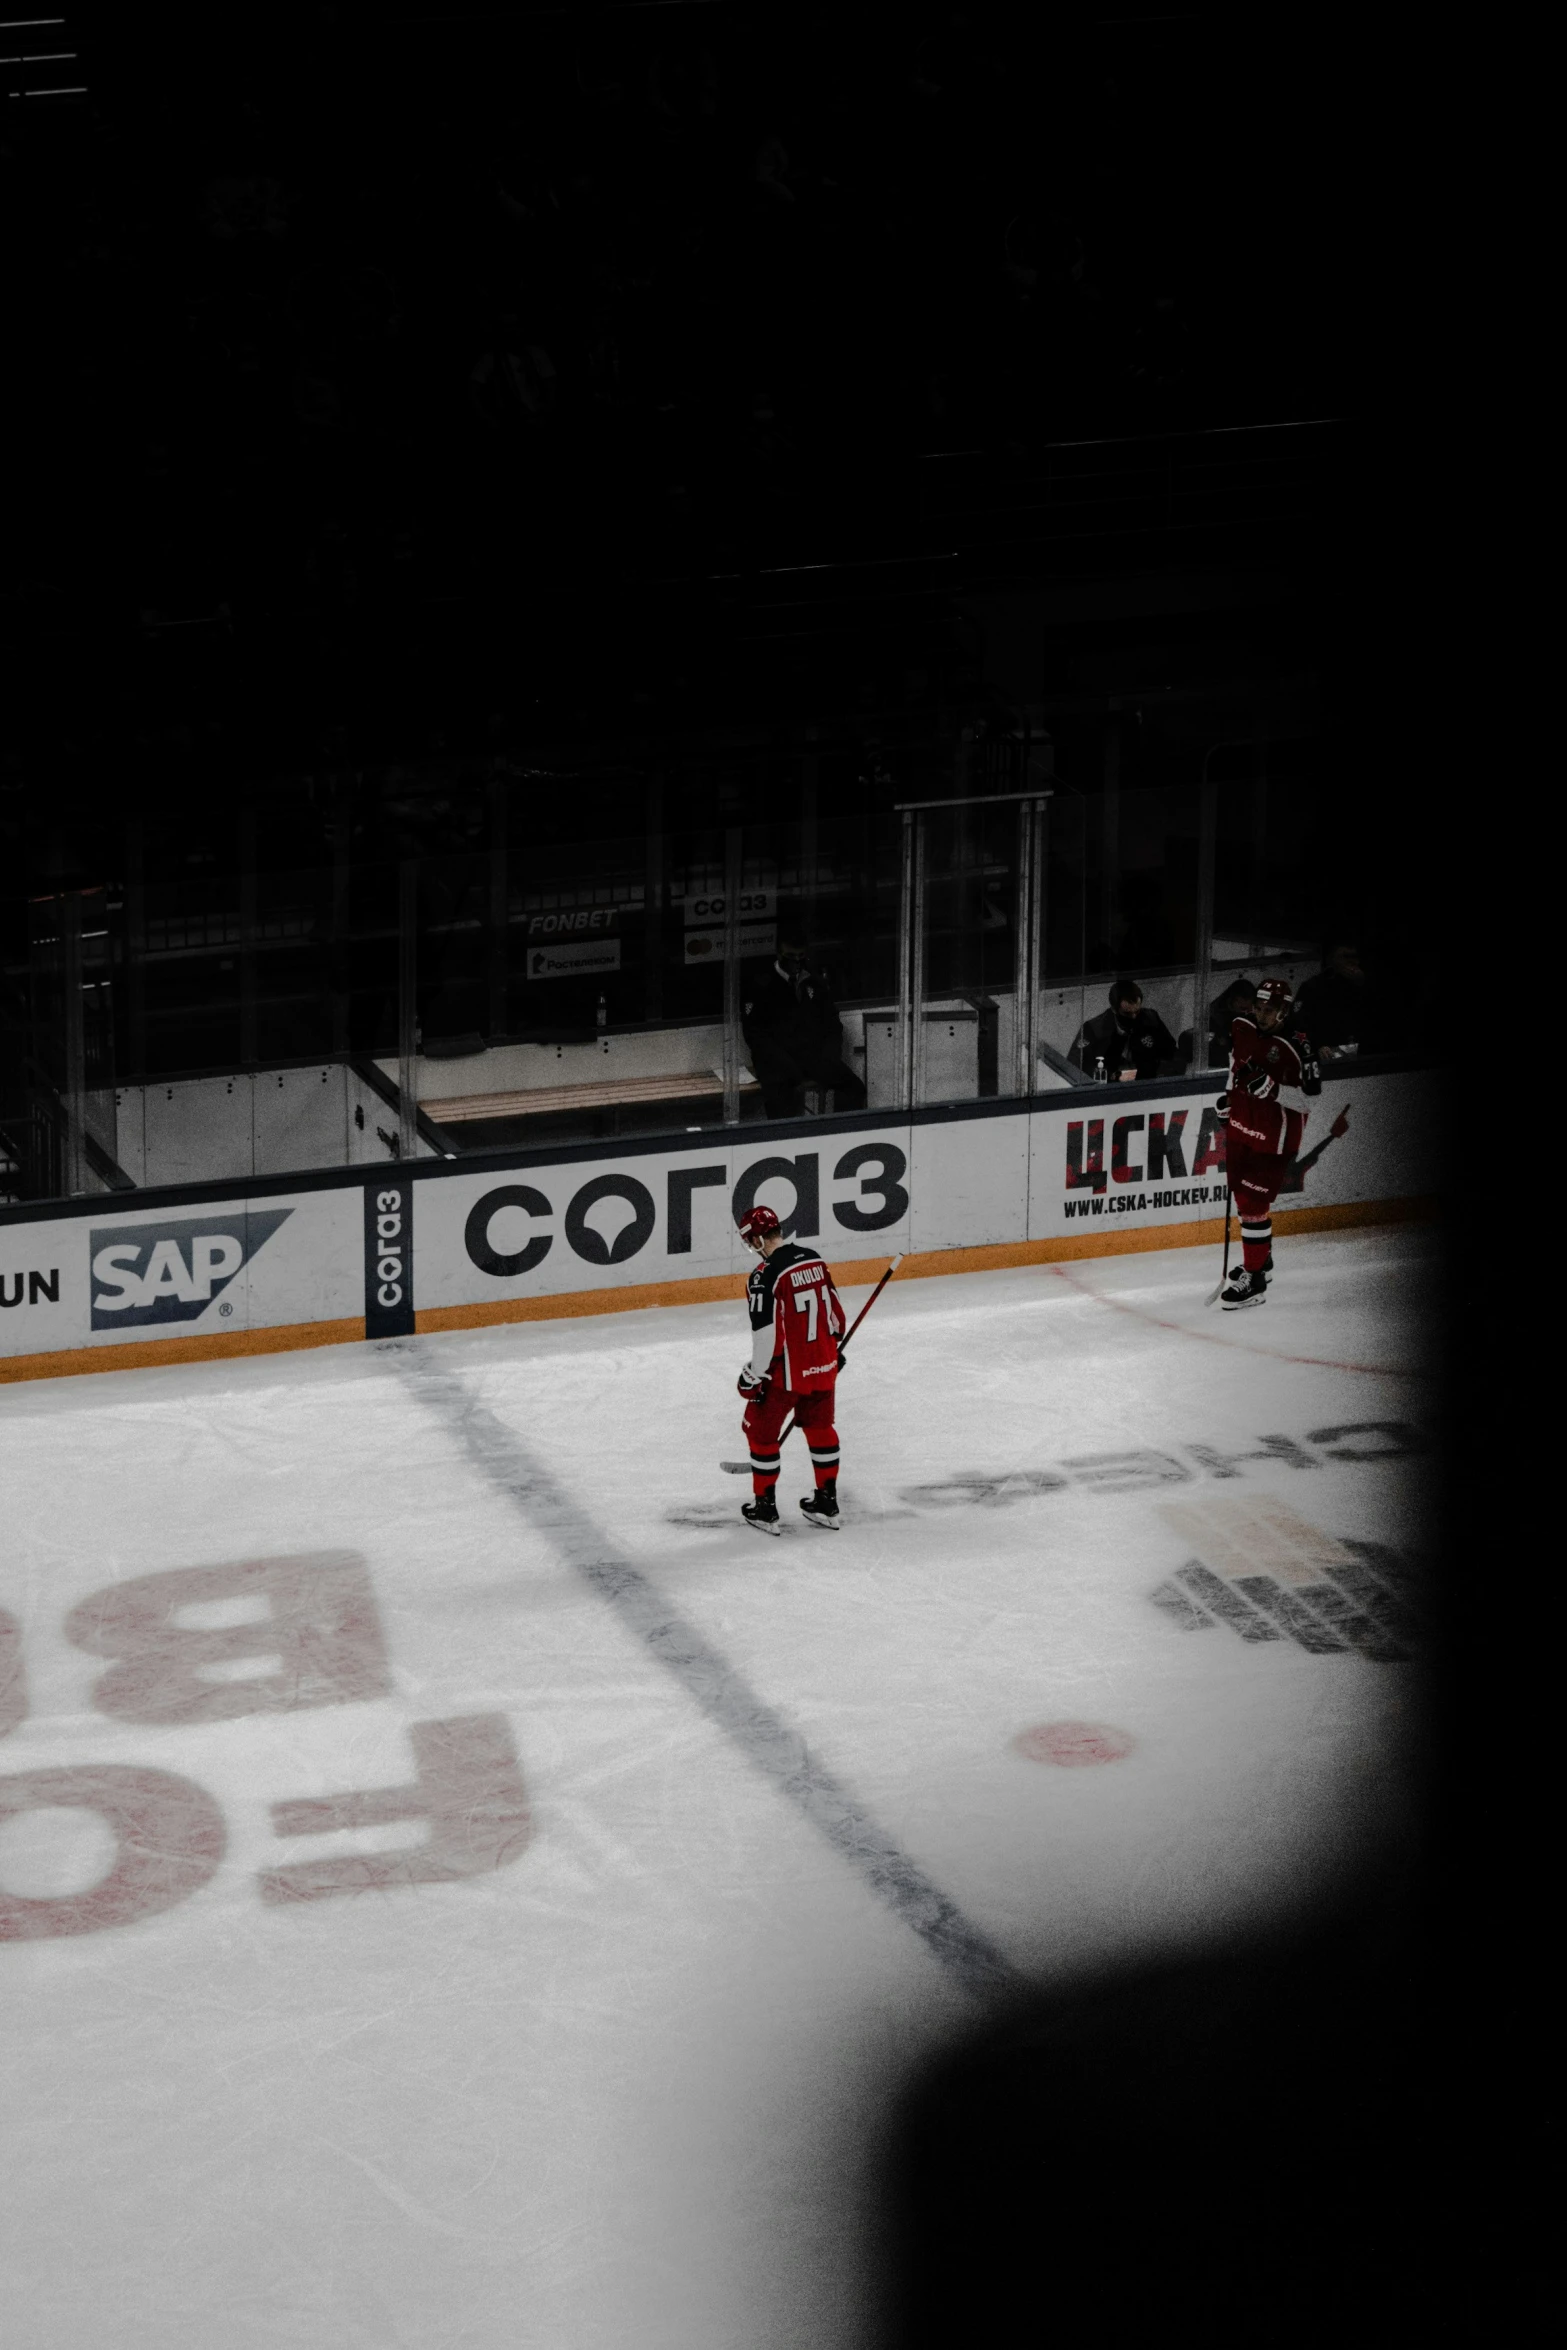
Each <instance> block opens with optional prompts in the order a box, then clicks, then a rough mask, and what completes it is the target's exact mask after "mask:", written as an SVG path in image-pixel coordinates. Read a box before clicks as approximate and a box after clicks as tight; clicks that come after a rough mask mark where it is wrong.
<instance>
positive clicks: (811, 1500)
mask: <svg viewBox="0 0 1567 2350" xmlns="http://www.w3.org/2000/svg"><path fill="white" fill-rule="evenodd" d="M800 1515H801V1517H802V1518H803V1519H804V1520H805V1522H806V1524H807V1525H808V1526H819V1527H820V1528H821V1531H822V1532H823V1533H824V1534H837V1533H840V1532H841V1531H842V1528H843V1520H842V1518H840V1517H839V1515H838V1490H837V1487H836V1486H833V1485H819V1486H818V1487H817V1489H816V1491H815V1492H814V1493H810V1494H804V1493H802V1494H801V1496H800Z"/></svg>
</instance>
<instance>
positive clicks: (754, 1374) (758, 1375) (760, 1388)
mask: <svg viewBox="0 0 1567 2350" xmlns="http://www.w3.org/2000/svg"><path fill="white" fill-rule="evenodd" d="M735 1392H736V1394H737V1395H743V1396H744V1397H745V1400H746V1402H747V1403H760V1402H761V1400H762V1398H763V1396H764V1395H765V1394H766V1393H767V1373H766V1372H765V1371H753V1370H752V1368H751V1366H750V1364H749V1363H747V1364H746V1366H745V1369H744V1370H743V1371H742V1372H741V1374H740V1376H739V1379H738V1380H737V1381H736V1383H735Z"/></svg>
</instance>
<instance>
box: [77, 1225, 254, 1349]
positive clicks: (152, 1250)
mask: <svg viewBox="0 0 1567 2350" xmlns="http://www.w3.org/2000/svg"><path fill="white" fill-rule="evenodd" d="M292 1214H293V1210H292V1209H291V1208H249V1209H246V1208H241V1209H240V1210H239V1211H238V1212H237V1213H236V1214H232V1215H225V1214H224V1212H223V1211H222V1209H221V1208H213V1209H209V1210H208V1212H207V1213H206V1214H205V1215H203V1216H191V1217H182V1218H181V1219H179V1221H177V1222H174V1223H168V1224H131V1225H120V1226H118V1227H115V1228H113V1229H99V1230H96V1231H94V1232H93V1234H92V1237H91V1242H90V1257H89V1261H90V1263H91V1267H92V1327H93V1328H94V1330H137V1329H144V1328H145V1327H146V1326H147V1324H149V1323H152V1322H194V1321H195V1320H196V1319H197V1317H198V1316H199V1315H201V1314H204V1313H205V1312H206V1310H207V1308H208V1306H210V1305H211V1304H212V1303H213V1301H214V1300H215V1299H218V1298H221V1297H222V1295H223V1292H224V1290H225V1289H227V1287H228V1285H229V1283H230V1282H231V1281H232V1280H233V1278H234V1276H235V1274H236V1273H238V1272H240V1271H242V1270H243V1268H244V1267H245V1266H246V1265H248V1264H249V1263H250V1261H251V1259H252V1258H253V1257H254V1256H255V1255H256V1254H257V1253H258V1251H259V1250H261V1249H263V1248H265V1246H266V1244H267V1242H268V1241H269V1240H270V1239H271V1238H272V1235H273V1233H274V1232H276V1231H277V1229H278V1227H279V1225H280V1224H286V1223H287V1221H288V1219H289V1217H290V1216H291V1215H292Z"/></svg>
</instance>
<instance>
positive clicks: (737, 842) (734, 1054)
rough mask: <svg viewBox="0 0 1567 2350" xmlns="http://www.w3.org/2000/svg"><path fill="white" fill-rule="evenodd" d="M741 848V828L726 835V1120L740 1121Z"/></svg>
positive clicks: (732, 828) (733, 1123)
mask: <svg viewBox="0 0 1567 2350" xmlns="http://www.w3.org/2000/svg"><path fill="white" fill-rule="evenodd" d="M740 849H741V829H740V826H739V825H738V824H731V825H730V827H729V829H728V831H727V832H726V833H725V835H724V1124H725V1125H726V1126H738V1125H739V1123H740V1053H741V1045H742V1039H741V1035H740V872H741V864H740Z"/></svg>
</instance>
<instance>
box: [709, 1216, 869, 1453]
mask: <svg viewBox="0 0 1567 2350" xmlns="http://www.w3.org/2000/svg"><path fill="white" fill-rule="evenodd" d="M902 1262H903V1258H902V1256H901V1255H899V1256H895V1257H894V1258H893V1260H892V1263H891V1264H890V1265H889V1266H888V1267H887V1270H886V1272H885V1273H883V1275H882V1277H881V1279H880V1280H879V1281H878V1282H877V1284H876V1286H875V1288H874V1289H873V1290H872V1291H871V1293H870V1296H869V1297H868V1298H867V1299H866V1300H865V1303H864V1305H862V1306H861V1308H860V1310H859V1312H858V1313H857V1314H856V1315H855V1317H854V1320H853V1321H852V1322H851V1323H850V1325H849V1327H848V1329H847V1331H846V1332H845V1333H844V1335H843V1337H842V1338H841V1339H840V1340H839V1342H838V1359H839V1361H840V1362H841V1361H842V1359H843V1352H844V1348H845V1347H846V1346H847V1345H848V1343H849V1340H850V1339H851V1338H852V1337H853V1336H854V1333H855V1331H856V1330H858V1328H859V1326H860V1324H861V1323H862V1322H863V1321H864V1319H865V1317H866V1315H867V1314H868V1313H869V1312H870V1310H871V1308H872V1306H873V1305H874V1304H875V1303H876V1300H877V1299H878V1298H879V1297H880V1295H881V1293H882V1291H883V1290H884V1289H885V1288H886V1286H887V1284H888V1282H889V1281H890V1280H891V1279H892V1276H893V1275H894V1273H896V1271H897V1270H898V1267H899V1266H900V1265H901V1264H902ZM793 1426H794V1414H793V1412H791V1413H790V1414H789V1417H788V1418H787V1420H785V1422H784V1424H783V1426H782V1427H781V1428H780V1429H779V1431H778V1448H779V1450H780V1451H782V1449H783V1441H784V1438H785V1437H786V1436H787V1435H788V1433H789V1431H790V1429H791V1428H792V1427H793ZM718 1465H719V1467H720V1468H721V1469H723V1470H725V1471H726V1472H727V1473H728V1475H729V1476H731V1477H748V1476H749V1475H750V1473H751V1464H750V1462H749V1461H720V1462H719V1464H718Z"/></svg>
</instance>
